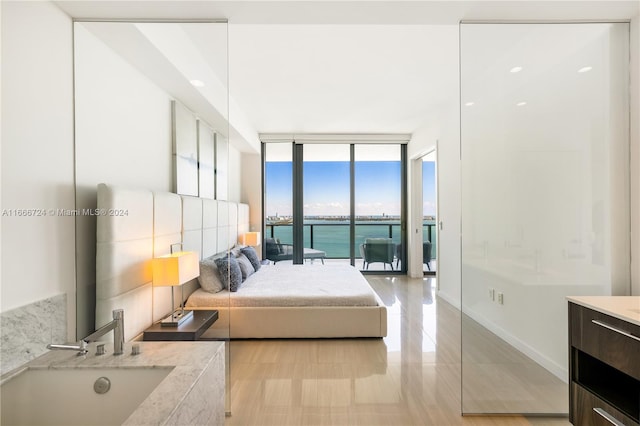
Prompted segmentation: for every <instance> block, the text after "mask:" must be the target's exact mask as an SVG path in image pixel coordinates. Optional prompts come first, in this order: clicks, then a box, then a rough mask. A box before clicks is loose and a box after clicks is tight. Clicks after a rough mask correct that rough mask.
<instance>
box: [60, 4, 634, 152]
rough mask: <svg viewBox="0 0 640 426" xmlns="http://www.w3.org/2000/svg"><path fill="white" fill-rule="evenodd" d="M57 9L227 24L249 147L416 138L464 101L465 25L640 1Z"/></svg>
mask: <svg viewBox="0 0 640 426" xmlns="http://www.w3.org/2000/svg"><path fill="white" fill-rule="evenodd" d="M57 4H58V5H59V6H60V7H61V8H62V9H63V10H64V11H65V12H67V13H68V14H69V15H70V16H72V17H74V18H102V19H105V18H129V19H142V18H144V19H159V18H162V19H167V18H169V19H205V18H220V17H223V18H227V19H228V20H229V34H228V38H229V52H228V54H229V91H230V95H231V98H232V99H231V104H230V107H229V108H230V109H229V116H230V120H231V121H234V120H236V121H238V122H241V123H240V124H239V125H237V126H236V127H237V128H238V129H240V131H239V132H238V133H239V134H242V135H243V136H244V139H245V140H248V139H253V140H252V141H249V143H244V144H241V145H242V146H241V147H240V149H241V150H243V151H251V150H254V151H255V150H256V149H257V134H258V133H276V132H277V133H302V132H305V133H411V132H413V131H415V130H416V129H418V128H419V127H420V126H421V124H422V123H423V122H425V120H426V119H428V114H429V113H430V111H433V109H434V108H436V107H437V104H438V103H439V102H442V101H443V100H444V99H445V98H447V97H454V98H455V97H456V96H457V90H458V78H459V77H458V25H457V24H458V22H459V21H460V20H462V19H466V20H469V19H471V20H473V19H496V20H499V19H508V20H522V19H527V20H534V19H565V20H567V19H571V20H573V19H600V20H604V19H629V18H631V17H633V16H635V15H637V14H638V9H639V7H638V2H637V1H620V2H619V1H557V2H550V1H538V2H535V1H533V2H532V1H497V2H485V1H449V2H444V1H371V0H356V1H348V2H339V1H294V0H289V1H286V0H285V1H270V0H261V1H244V0H235V1H234V0H232V1H222V2H216V1H179V2H176V1H160V2H158V1H137V2H129V1H91V2H89V1H87V2H74V1H63V2H57ZM204 34H205V36H206V33H204ZM189 35H190V37H191V38H192V39H193V38H194V37H195V38H196V39H197V38H198V36H197V34H195V33H191V34H189ZM194 44H196V45H197V47H199V48H200V49H201V50H202V49H207V48H208V47H211V46H212V44H211V42H210V41H208V40H206V41H205V40H201V41H200V42H198V41H195V42H194ZM214 47H215V46H214ZM217 47H218V48H217V49H213V50H214V51H215V55H217V56H218V57H219V56H220V46H217ZM215 71H216V74H218V75H219V74H222V73H224V67H221V68H220V69H218V70H215ZM190 78H193V77H189V79H190ZM222 79H223V80H224V79H225V78H224V76H222ZM232 126H233V123H232ZM249 133H252V134H254V135H255V137H253V138H251V137H247V134H249Z"/></svg>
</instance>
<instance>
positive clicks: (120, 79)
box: [73, 20, 237, 411]
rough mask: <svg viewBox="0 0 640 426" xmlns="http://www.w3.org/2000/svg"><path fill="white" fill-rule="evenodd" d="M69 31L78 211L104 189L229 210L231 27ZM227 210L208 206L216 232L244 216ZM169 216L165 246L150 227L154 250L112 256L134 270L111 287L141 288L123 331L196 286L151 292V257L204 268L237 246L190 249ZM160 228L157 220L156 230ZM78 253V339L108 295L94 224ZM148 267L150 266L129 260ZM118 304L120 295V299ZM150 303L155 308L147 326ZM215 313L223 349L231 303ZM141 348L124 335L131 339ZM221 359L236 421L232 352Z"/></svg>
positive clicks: (83, 224) (138, 25) (122, 24)
mask: <svg viewBox="0 0 640 426" xmlns="http://www.w3.org/2000/svg"><path fill="white" fill-rule="evenodd" d="M73 31H74V37H73V39H74V46H73V47H74V113H75V181H76V188H75V190H76V208H77V209H78V211H81V212H84V211H93V210H94V209H95V208H96V198H97V196H96V187H97V185H98V184H99V183H106V184H109V185H112V186H114V187H116V186H117V187H120V188H130V189H137V188H139V189H141V190H143V191H149V192H151V191H158V192H177V193H179V194H182V195H193V196H199V197H201V198H214V197H216V199H218V200H226V199H227V195H228V194H229V190H228V185H229V182H228V178H227V172H228V169H229V167H228V164H229V148H228V145H227V144H228V140H229V120H228V119H229V114H228V105H229V99H228V98H229V93H228V72H227V70H228V64H227V58H228V52H227V51H228V40H227V34H228V31H227V23H226V21H209V22H204V21H198V22H178V21H173V22H152V21H144V22H134V21H117V22H109V21H103V20H95V21H76V22H74V26H73ZM183 184H184V185H183ZM142 198H143V199H144V197H142ZM180 203H181V202H180ZM227 204H228V203H224V204H223V203H221V204H220V205H223V206H224V207H221V208H220V209H218V210H217V211H215V212H212V211H211V210H212V209H213V207H208V208H203V212H204V215H207V222H208V223H209V224H212V226H213V224H215V225H217V226H218V227H221V226H223V225H224V224H223V223H222V222H221V221H223V220H228V219H230V218H233V217H235V216H236V215H237V212H234V211H233V208H232V207H231V206H230V205H229V206H228V205H227ZM195 205H198V204H197V203H195ZM201 205H202V204H201ZM211 205H212V204H209V206H211ZM171 206H172V208H173V209H174V210H171V212H172V213H175V212H176V211H180V212H181V211H182V206H180V208H176V203H175V197H172V198H171ZM225 209H226V210H225ZM130 213H131V216H132V217H135V220H139V221H141V222H142V223H144V224H145V225H148V218H149V215H147V214H146V213H147V212H146V211H145V212H143V213H141V212H130ZM128 215H129V213H127V215H126V216H128ZM167 217H169V219H168V220H166V223H165V222H163V223H162V225H163V228H162V229H163V230H166V231H167V233H166V235H164V234H163V235H159V231H158V230H157V229H154V228H153V227H155V226H156V225H155V224H153V225H152V226H151V225H149V226H148V227H146V226H145V225H141V226H140V228H141V229H144V230H146V229H148V228H149V229H154V231H153V232H154V236H153V238H152V239H153V242H152V247H149V243H148V241H149V240H150V238H148V237H147V234H145V232H146V231H141V235H143V234H144V235H145V237H144V238H142V237H140V241H142V242H141V243H139V241H138V240H136V241H135V243H136V244H132V245H127V246H126V247H127V249H128V250H129V252H126V253H124V254H122V253H121V254H119V256H120V257H117V256H115V257H116V259H117V260H118V262H120V263H118V262H115V263H116V264H118V265H127V268H128V269H127V271H118V272H119V275H118V279H115V278H114V280H113V281H114V282H116V281H118V280H119V279H120V275H121V276H123V277H124V276H126V277H127V278H129V279H130V281H134V278H133V277H135V279H136V280H138V281H136V282H135V284H132V283H129V281H127V284H126V285H127V286H132V287H133V288H127V291H128V293H126V294H127V295H123V296H122V299H125V298H127V297H133V296H130V295H131V294H132V293H134V290H135V291H138V293H135V294H136V296H135V297H137V298H136V299H135V301H134V302H133V301H132V302H130V303H129V305H128V306H136V307H138V306H139V307H140V312H125V323H126V322H127V318H136V317H137V318H138V319H140V318H141V319H140V323H144V322H145V321H146V320H147V319H148V320H149V321H153V322H156V321H159V320H160V319H162V318H164V317H166V316H168V315H169V314H170V313H171V310H172V309H173V308H176V307H178V306H179V305H180V302H183V301H184V300H183V297H182V296H183V295H184V298H186V297H187V296H188V295H189V294H191V292H192V291H193V290H195V288H197V280H191V281H189V282H188V283H186V284H184V285H183V286H182V289H184V293H183V292H182V291H181V289H180V288H179V286H175V287H176V288H175V289H174V288H173V287H151V288H150V289H149V288H148V287H150V286H151V281H152V274H151V267H150V265H151V261H152V258H154V257H159V256H162V255H165V254H169V253H170V252H172V251H173V250H174V249H176V250H179V249H180V246H181V249H182V250H183V251H189V252H196V253H197V254H198V256H197V257H198V258H202V257H204V256H203V252H206V253H204V254H205V255H206V256H210V255H212V254H214V252H218V251H219V252H223V251H225V250H226V248H227V246H226V245H227V244H228V243H229V242H230V240H231V239H233V240H235V231H233V235H232V234H231V233H230V234H229V238H226V239H223V238H218V239H217V240H216V241H215V242H214V241H213V239H212V238H210V237H209V238H208V243H207V244H206V245H207V247H206V250H205V243H203V240H204V232H202V238H201V237H200V236H192V238H189V239H187V238H186V237H185V238H183V232H182V230H183V228H182V225H183V224H182V223H177V222H179V221H180V220H178V219H176V218H178V215H175V214H173V215H172V214H168V215H167ZM196 217H197V216H196ZM140 218H142V219H140ZM154 219H155V216H154V215H151V220H154ZM180 219H181V217H180ZM123 220H124V219H123ZM216 221H218V222H217V223H216ZM138 226H139V222H136V223H135V224H134V225H131V224H129V227H133V228H135V227H138ZM227 228H228V227H227ZM225 229H226V228H225ZM234 242H235V241H234ZM138 243H139V244H138ZM176 244H177V246H176ZM172 246H174V247H172ZM76 247H77V250H76V283H77V292H76V298H77V308H76V318H77V321H76V322H77V331H76V332H77V337H78V338H81V337H83V336H86V335H88V334H89V333H90V332H92V331H93V330H94V329H95V328H97V327H99V326H101V325H102V324H96V323H95V311H96V293H98V297H101V295H102V297H104V295H105V294H107V295H112V291H111V290H112V289H96V217H95V215H85V214H78V215H77V216H76ZM147 258H148V263H149V267H146V265H143V264H142V262H131V261H130V259H147ZM127 262H130V263H131V264H130V263H127ZM122 268H123V269H124V268H125V266H122ZM132 271H133V272H132ZM122 281H125V280H124V279H122ZM118 283H119V284H120V281H118ZM139 283H141V284H139ZM123 287H124V285H123ZM141 289H142V290H141ZM147 290H149V291H147ZM172 290H174V291H173V296H174V298H172V297H171V296H172V293H171V292H172ZM151 292H153V293H151ZM113 294H118V293H115V290H114V291H113ZM142 294H143V295H142ZM141 295H142V296H141ZM150 295H152V296H151V297H146V296H150ZM108 297H109V296H108ZM174 299H175V301H174ZM119 302H122V301H121V300H120V301H119ZM122 303H124V302H122ZM146 303H149V304H150V305H152V306H151V311H152V312H151V314H149V318H147V316H146V312H148V310H149V307H148V306H146V305H145V304H146ZM225 304H226V306H225ZM172 305H173V306H172ZM218 311H219V317H218V318H219V319H218V321H216V322H215V323H214V327H213V328H215V330H213V328H212V329H210V330H209V331H207V333H209V332H211V334H212V336H213V337H212V339H214V340H225V341H226V342H227V343H228V342H229V328H228V318H229V315H228V299H227V300H226V302H225V303H223V306H220V307H219V308H218ZM137 337H138V336H128V335H125V338H126V339H127V340H131V339H135V338H137ZM226 348H227V354H226V355H227V362H226V365H227V406H226V410H227V411H229V409H230V407H229V388H228V385H229V383H230V381H229V364H230V358H229V345H228V344H227V345H226Z"/></svg>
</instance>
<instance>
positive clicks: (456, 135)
mask: <svg viewBox="0 0 640 426" xmlns="http://www.w3.org/2000/svg"><path fill="white" fill-rule="evenodd" d="M456 42H457V40H456ZM452 66H453V67H455V69H456V70H457V67H458V64H457V62H456V63H454V64H452ZM456 72H457V71H456ZM458 91H459V88H458V87H455V88H453V89H452V93H451V97H450V99H449V100H448V101H446V102H443V103H442V104H441V105H440V108H438V110H437V111H435V112H434V114H433V115H432V118H431V120H430V122H429V123H425V125H424V126H423V127H421V128H420V129H418V130H417V131H416V132H414V133H413V135H412V138H411V142H410V143H409V152H408V157H409V158H416V157H418V156H420V155H423V154H425V153H427V152H428V151H429V150H431V149H432V148H435V147H436V143H437V147H438V151H437V163H436V164H437V165H436V167H437V174H438V176H437V185H438V194H437V196H438V212H437V214H438V217H437V221H442V224H443V227H442V230H438V231H437V232H438V254H437V256H438V257H437V258H438V279H437V286H438V295H439V296H440V297H442V298H443V299H445V300H446V301H447V302H449V303H451V304H452V305H454V306H456V307H458V308H459V307H460V114H459V112H458V111H459V110H458ZM416 191H417V189H412V194H413V195H412V197H411V198H413V196H414V195H419V194H416ZM413 227H414V228H415V226H413ZM414 234H415V232H413V233H412V235H414ZM414 250H415V247H414ZM415 262H416V263H418V262H422V259H418V260H416V261H415ZM412 270H413V269H412ZM421 270H422V265H420V271H421Z"/></svg>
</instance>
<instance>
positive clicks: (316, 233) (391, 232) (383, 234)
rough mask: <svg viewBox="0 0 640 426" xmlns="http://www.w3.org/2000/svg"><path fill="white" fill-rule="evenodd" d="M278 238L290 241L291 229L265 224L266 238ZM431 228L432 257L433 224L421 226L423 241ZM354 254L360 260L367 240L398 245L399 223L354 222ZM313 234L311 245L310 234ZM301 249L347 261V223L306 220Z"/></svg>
mask: <svg viewBox="0 0 640 426" xmlns="http://www.w3.org/2000/svg"><path fill="white" fill-rule="evenodd" d="M271 228H273V237H274V238H279V239H280V242H281V243H284V244H291V243H292V242H293V236H292V233H293V227H292V226H291V225H290V224H286V225H267V233H266V235H265V237H266V238H269V237H271V236H272V234H271V232H272V230H271ZM429 228H431V239H430V241H431V244H432V249H431V252H432V256H433V255H435V253H436V247H435V246H436V241H435V239H436V238H435V237H436V232H435V223H434V222H433V221H425V222H424V226H423V239H425V240H428V239H429ZM355 231H356V238H355V253H356V258H357V259H358V258H361V254H360V245H361V244H363V243H364V240H365V239H367V238H391V239H392V240H393V242H394V243H395V244H400V223H399V222H398V221H388V222H387V221H372V222H356V226H355ZM312 232H313V244H312V241H311V233H312ZM304 246H305V247H311V248H314V249H317V250H322V251H324V252H326V253H327V258H330V259H331V258H333V259H345V258H346V259H348V258H349V256H350V254H349V222H341V221H307V222H305V226H304Z"/></svg>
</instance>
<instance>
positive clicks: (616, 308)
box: [567, 296, 640, 326]
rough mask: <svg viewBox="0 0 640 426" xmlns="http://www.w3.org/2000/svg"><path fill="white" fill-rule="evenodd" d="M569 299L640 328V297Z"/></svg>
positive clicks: (571, 297)
mask: <svg viewBox="0 0 640 426" xmlns="http://www.w3.org/2000/svg"><path fill="white" fill-rule="evenodd" d="M567 299H568V300H569V301H570V302H573V303H576V304H578V305H581V306H584V307H585V308H589V309H593V310H594V311H598V312H602V313H603V314H607V315H611V316H612V317H615V318H618V319H621V320H623V321H627V322H630V323H632V324H636V325H638V326H640V296H568V297H567Z"/></svg>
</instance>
